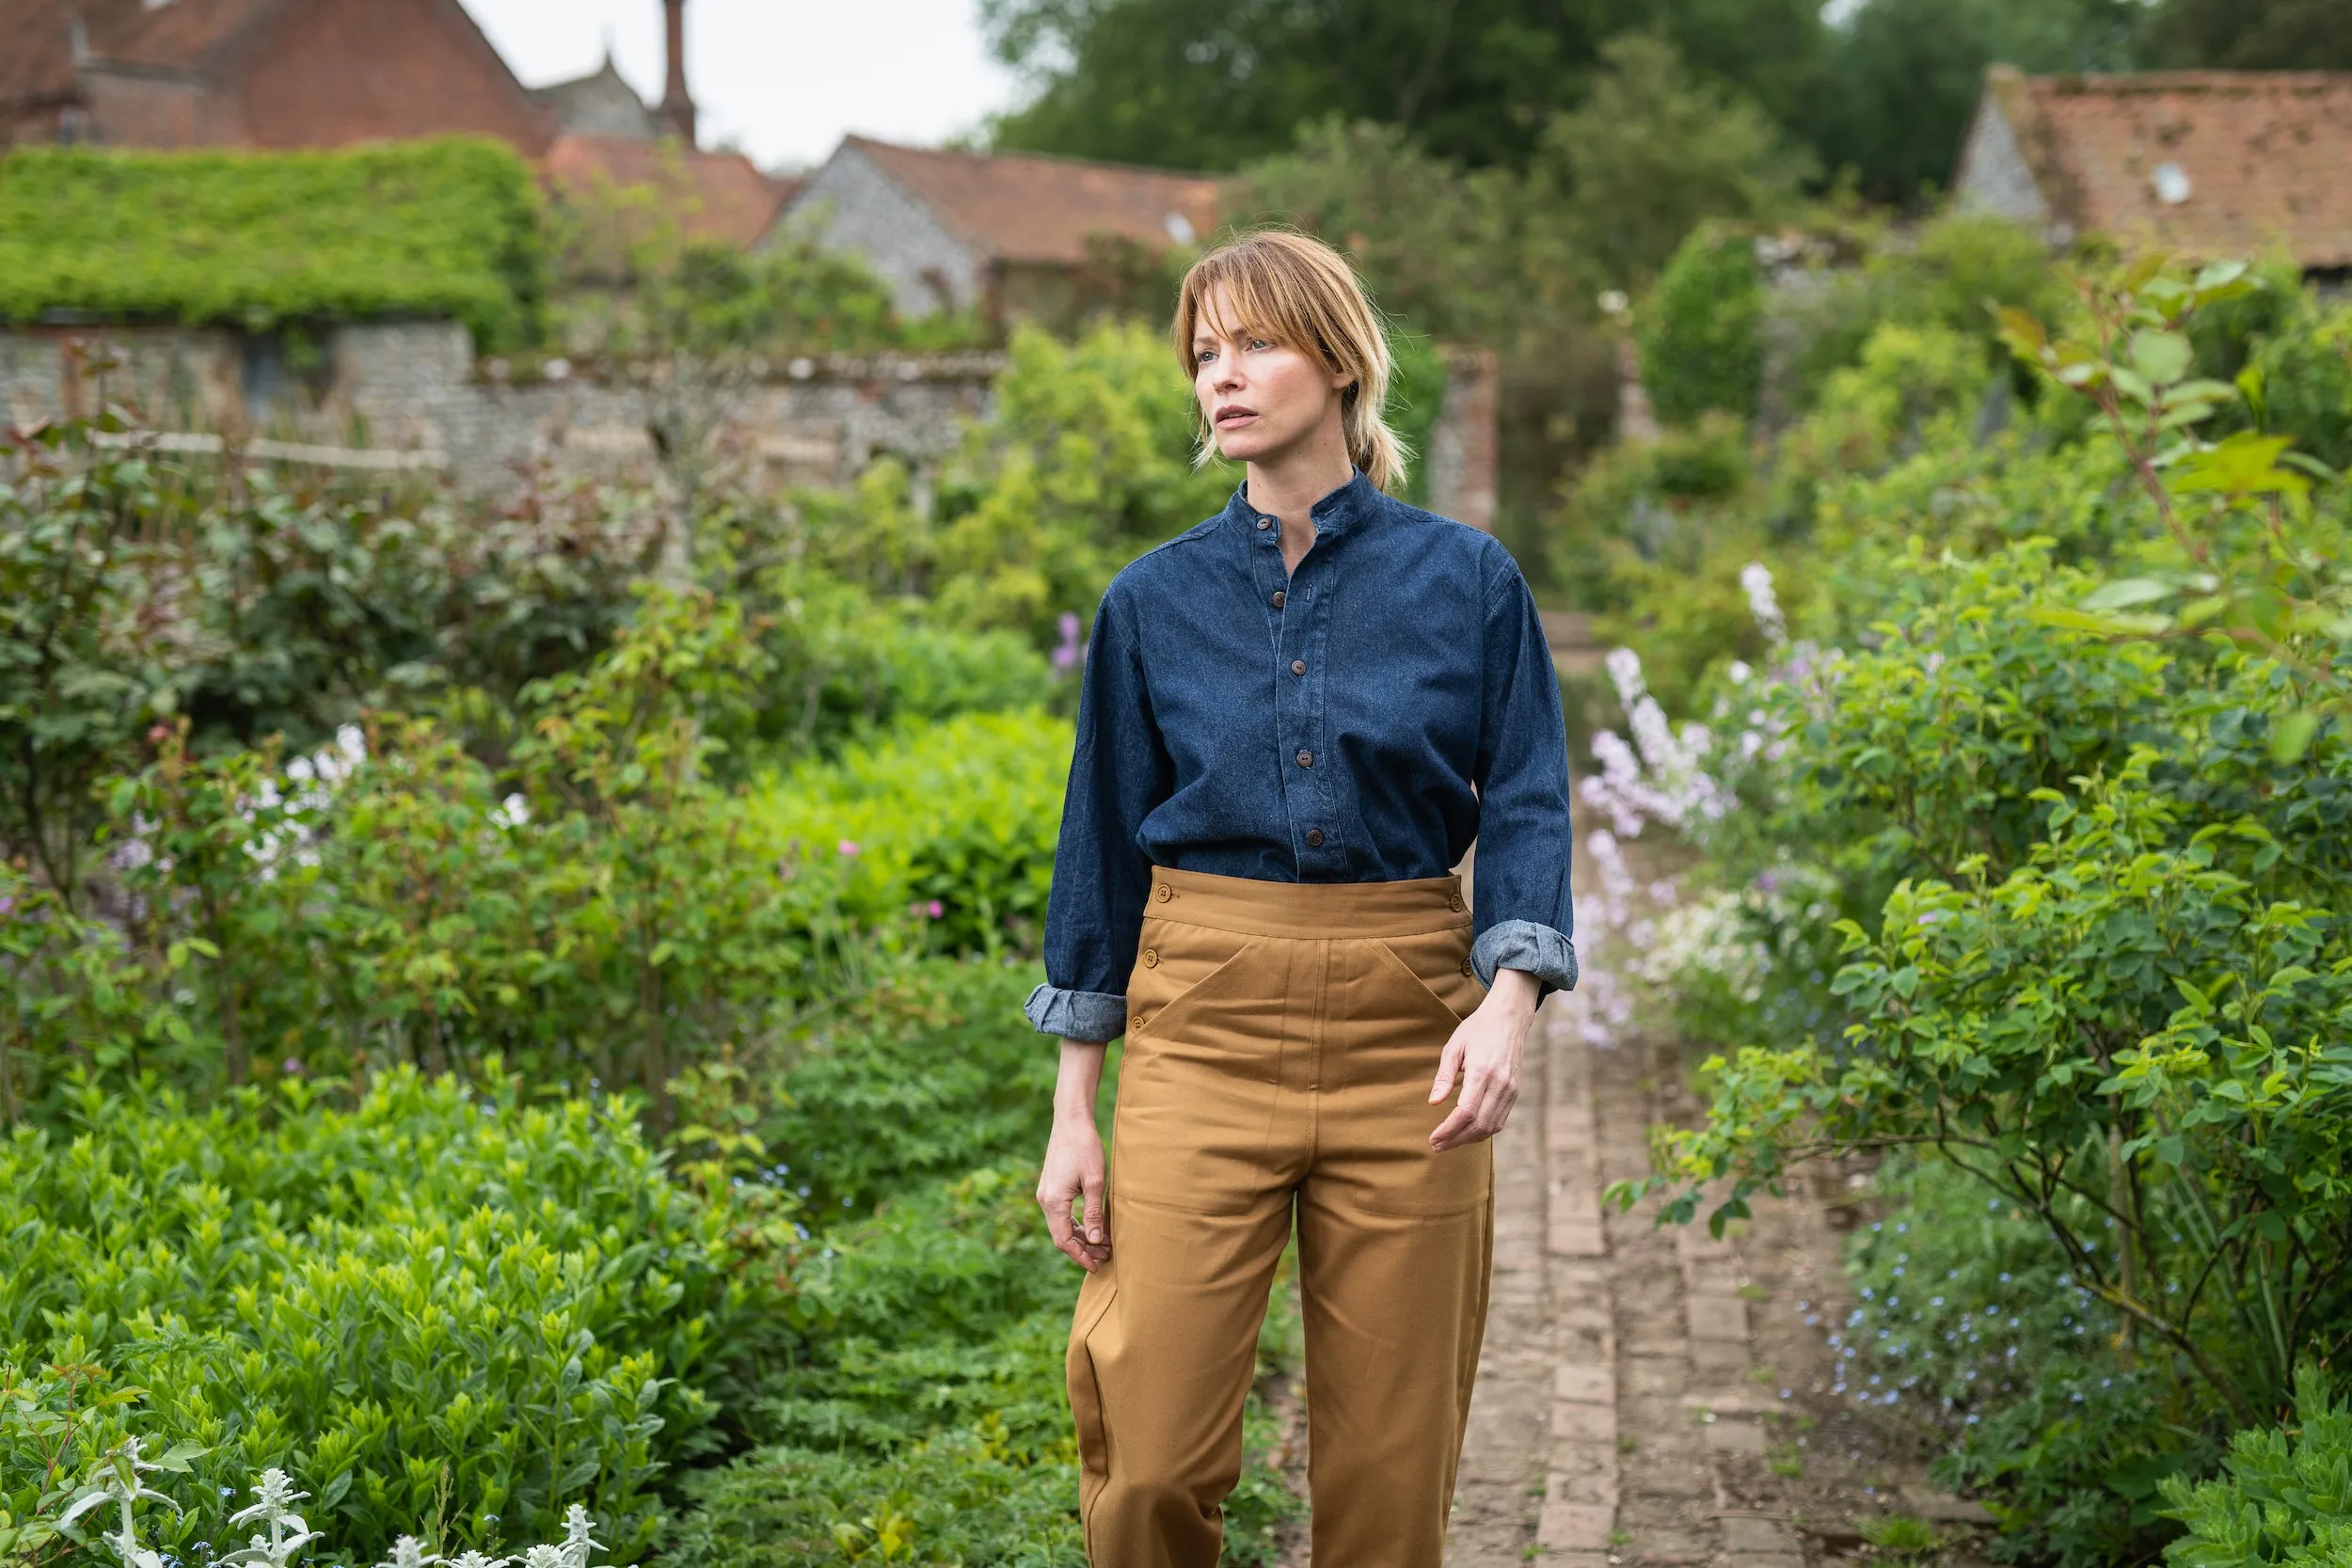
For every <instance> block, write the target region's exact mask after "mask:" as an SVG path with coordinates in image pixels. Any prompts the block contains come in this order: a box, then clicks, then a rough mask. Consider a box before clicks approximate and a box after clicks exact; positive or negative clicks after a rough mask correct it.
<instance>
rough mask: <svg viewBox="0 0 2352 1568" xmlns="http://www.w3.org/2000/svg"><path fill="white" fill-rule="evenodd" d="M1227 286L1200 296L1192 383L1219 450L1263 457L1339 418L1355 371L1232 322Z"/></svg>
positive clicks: (1236, 456)
mask: <svg viewBox="0 0 2352 1568" xmlns="http://www.w3.org/2000/svg"><path fill="white" fill-rule="evenodd" d="M1235 319H1236V314H1235V312H1234V310H1233V309H1232V300H1231V299H1230V298H1229V297H1228V296H1227V293H1226V291H1225V290H1224V288H1222V287H1221V286H1220V287H1218V288H1216V289H1212V290H1210V291H1209V293H1208V297H1207V298H1205V299H1204V300H1202V301H1201V309H1200V320H1199V322H1198V323H1197V324H1196V325H1194V328H1193V335H1192V365H1193V370H1192V389H1193V394H1194V395H1195V396H1196V397H1198V398H1199V399H1200V415H1201V418H1203V419H1204V420H1207V421H1208V423H1209V429H1210V431H1211V432H1212V433H1213V434H1214V436H1215V437H1216V450H1217V451H1219V452H1221V453H1222V454H1224V456H1225V457H1226V458H1227V460H1229V461H1231V462H1234V463H1263V462H1267V461H1270V460H1275V459H1279V458H1280V457H1282V456H1283V455H1285V454H1287V453H1289V452H1291V451H1295V450H1297V449H1298V448H1300V447H1301V446H1303V445H1305V444H1306V443H1307V442H1309V441H1311V440H1312V439H1313V438H1314V436H1316V435H1317V434H1318V433H1319V432H1321V431H1323V430H1324V429H1325V427H1326V426H1328V427H1329V428H1330V430H1331V431H1332V432H1333V433H1335V434H1336V433H1337V432H1338V430H1339V425H1340V392H1341V390H1342V389H1343V388H1345V387H1346V386H1347V385H1348V382H1349V380H1350V378H1349V377H1347V376H1345V375H1343V374H1340V373H1338V372H1333V371H1330V370H1327V369H1326V368H1325V367H1324V364H1323V362H1322V361H1321V360H1320V359H1318V358H1316V357H1315V356H1313V355H1311V354H1308V353H1304V352H1302V351H1301V350H1298V349H1295V348H1293V347H1291V346H1290V345H1289V344H1287V343H1278V342H1275V341H1272V340H1270V339H1267V338H1263V337H1261V336H1259V335H1257V334H1256V333H1254V332H1252V331H1250V330H1248V329H1247V328H1244V327H1240V326H1236V325H1232V323H1233V322H1234V321H1235Z"/></svg>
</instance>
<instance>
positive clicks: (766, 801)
mask: <svg viewBox="0 0 2352 1568" xmlns="http://www.w3.org/2000/svg"><path fill="white" fill-rule="evenodd" d="M1071 745H1072V736H1071V730H1070V726H1069V724H1068V723H1067V722H1066V721H1059V720H1049V719H1046V718H1045V717H1044V716H1043V715H1042V714H1039V713H1036V712H1034V711H1032V712H1028V713H1009V714H965V715H962V716H961V717H959V718H955V719H951V720H948V721H946V722H945V723H941V724H936V725H924V726H920V727H910V728H907V729H905V730H902V731H899V732H898V733H897V734H894V735H890V736H883V737H880V738H878V739H876V740H875V741H873V742H871V743H868V744H865V745H857V746H851V747H850V748H848V749H847V750H846V751H844V752H843V753H842V754H841V756H840V757H839V758H838V759H837V760H835V761H833V762H827V763H821V764H810V765H806V766H803V768H799V769H798V770H796V771H794V772H792V773H790V774H787V775H786V776H785V777H784V778H783V779H781V780H779V781H778V782H777V783H776V784H774V785H773V786H771V788H770V789H769V790H767V791H766V792H764V793H763V794H762V795H761V796H759V797H757V798H756V799H755V803H754V804H753V806H752V816H753V820H754V821H755V823H756V824H757V826H758V830H759V832H761V834H762V835H763V838H764V842H765V844H766V846H767V847H768V848H769V849H770V850H771V852H772V853H773V854H775V855H777V856H780V857H782V858H784V859H785V860H787V861H789V862H795V863H797V862H801V861H803V860H805V861H813V862H816V863H820V864H821V863H833V864H834V865H835V866H836V867H837V868H838V869H839V870H840V871H841V872H842V881H841V889H840V895H839V896H840V899H841V909H842V911H843V912H844V913H845V914H846V915H847V916H848V917H849V918H850V919H851V920H852V921H854V922H856V923H858V924H861V925H864V926H867V927H876V926H882V925H885V924H888V923H890V922H892V921H894V920H897V919H898V918H901V917H903V916H913V917H914V918H915V919H916V920H917V921H918V922H928V923H929V925H930V941H931V942H933V943H935V944H938V945H940V946H944V947H946V949H948V950H950V951H959V952H989V953H994V952H997V951H1000V950H1002V949H1004V948H1005V947H1007V946H1008V945H1010V946H1013V947H1015V948H1017V949H1021V950H1033V949H1034V948H1035V946H1036V944H1037V942H1038V941H1039V940H1041V937H1042V934H1043V927H1044V919H1045V895H1046V890H1047V889H1048V888H1049V887H1050V886H1051V885H1052V881H1053V868H1054V845H1055V840H1056V835H1057V833H1058V832H1060V827H1061V797H1062V787H1063V785H1064V784H1066V783H1067V782H1068V779H1069V771H1070V748H1071Z"/></svg>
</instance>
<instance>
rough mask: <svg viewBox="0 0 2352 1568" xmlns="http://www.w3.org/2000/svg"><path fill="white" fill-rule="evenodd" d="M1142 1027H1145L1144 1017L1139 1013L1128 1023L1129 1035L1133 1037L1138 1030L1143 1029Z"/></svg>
mask: <svg viewBox="0 0 2352 1568" xmlns="http://www.w3.org/2000/svg"><path fill="white" fill-rule="evenodd" d="M1142 1027H1143V1015H1142V1014H1141V1013H1137V1014H1136V1016H1135V1017H1133V1018H1131V1019H1129V1020H1128V1021H1127V1033H1129V1034H1131V1035H1132V1034H1134V1033H1135V1032H1136V1030H1138V1029H1140V1028H1142Z"/></svg>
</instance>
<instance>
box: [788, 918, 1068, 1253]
mask: <svg viewBox="0 0 2352 1568" xmlns="http://www.w3.org/2000/svg"><path fill="white" fill-rule="evenodd" d="M1037 979H1038V975H1037V971H1036V966H1035V965H1034V964H1029V963H1011V962H1008V961H1002V960H994V959H983V958H963V959H946V958H926V959H918V960H914V961H910V962H908V963H906V964H903V965H898V966H894V967H892V968H889V969H886V970H884V971H883V972H882V973H881V974H877V975H876V976H875V977H874V979H873V981H872V983H871V984H870V985H869V986H867V987H866V988H865V989H864V990H860V991H858V992H857V993H856V994H854V995H850V996H845V997H843V998H841V999H839V1002H838V1003H837V1005H836V1006H835V1007H834V1009H833V1010H832V1011H830V1012H827V1013H824V1014H819V1015H818V1016H817V1017H815V1018H814V1019H812V1020H811V1022H810V1026H809V1029H808V1033H807V1037H805V1038H804V1039H803V1040H800V1041H798V1042H796V1044H795V1046H794V1048H793V1049H792V1052H791V1055H790V1059H789V1060H788V1061H787V1062H786V1063H785V1064H784V1065H782V1066H781V1067H780V1068H779V1069H777V1070H775V1072H774V1073H773V1074H772V1075H771V1077H770V1078H769V1079H768V1080H767V1081H766V1084H765V1085H764V1086H765V1088H766V1090H767V1094H766V1097H765V1098H766V1101H767V1104H766V1108H765V1111H764V1114H763V1116H762V1117H761V1120H760V1123H759V1132H760V1136H761V1138H762V1139H763V1141H764V1142H765V1143H766V1145H767V1147H768V1148H769V1150H770V1151H771V1154H772V1155H773V1156H774V1158H775V1159H776V1161H777V1162H778V1165H779V1168H778V1169H777V1170H776V1172H775V1178H776V1180H780V1181H783V1182H784V1183H786V1184H787V1186H789V1187H791V1188H792V1189H794V1191H795V1192H796V1193H797V1194H798V1195H799V1197H800V1199H801V1201H802V1202H803V1204H804V1205H805V1206H806V1208H807V1210H808V1212H809V1213H810V1215H811V1216H812V1217H813V1221H812V1222H814V1220H816V1219H822V1220H828V1221H830V1220H836V1219H839V1220H848V1219H853V1218H855V1217H857V1216H860V1215H864V1214H869V1213H871V1212H873V1210H874V1207H875V1206H876V1205H877V1204H879V1203H880V1202H882V1200H883V1199H884V1198H887V1197H891V1196H897V1195H898V1194H901V1193H904V1192H906V1191H909V1190H910V1189H912V1188H914V1187H918V1186H924V1185H927V1184H930V1183H934V1182H936V1181H938V1180H942V1179H945V1178H948V1177H955V1176H961V1175H963V1174H965V1173H967V1172H970V1171H974V1170H977V1169H979V1168H980V1167H981V1166H983V1165H987V1164H995V1163H997V1162H1000V1161H1003V1160H1006V1159H1009V1158H1014V1157H1033V1156H1035V1155H1037V1154H1038V1153H1040V1152H1041V1151H1042V1150H1043V1148H1044V1147H1045V1144H1044V1139H1045V1136H1046V1133H1047V1132H1048V1124H1047V1117H1046V1111H1047V1108H1048V1107H1049V1106H1050V1105H1051V1104H1052V1102H1053V1088H1054V1076H1055V1071H1056V1066H1055V1064H1056V1059H1057V1052H1056V1049H1055V1044H1054V1042H1053V1040H1051V1039H1050V1038H1048V1037H1045V1036H1042V1035H1040V1034H1039V1033H1037V1031H1036V1030H1035V1029H1033V1028H1031V1027H1030V1025H1029V1021H1028V1020H1027V1019H1026V1018H1025V1017H1024V1016H1022V1012H1021V1004H1022V1002H1023V1001H1024V1000H1025V998H1026V997H1027V995H1028V993H1029V990H1030V988H1031V987H1032V986H1034V985H1035V984H1036V983H1037Z"/></svg>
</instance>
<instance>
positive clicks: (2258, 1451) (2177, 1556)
mask: <svg viewBox="0 0 2352 1568" xmlns="http://www.w3.org/2000/svg"><path fill="white" fill-rule="evenodd" d="M2222 1468H2223V1470H2224V1472H2225V1473H2224V1474H2223V1475H2221V1476H2220V1477H2217V1479H2215V1480H2213V1481H2203V1482H2201V1483H2199V1484H2197V1485H2195V1486H2191V1485H2190V1484H2189V1483H2188V1482H2187V1481H2185V1480H2184V1479H2182V1478H2179V1477H2174V1478H2171V1479H2169V1480H2168V1481H2166V1482H2165V1485H2164V1500H2165V1502H2166V1503H2167V1504H2169V1507H2168V1508H2166V1510H2165V1513H2166V1516H2167V1517H2169V1518H2172V1519H2177V1520H2179V1521H2180V1522H2181V1523H2183V1524H2184V1525H2185V1526H2187V1527H2188V1533H2187V1534H2185V1536H2183V1537H2182V1538H2181V1539H2180V1540H2178V1541H2176V1542H2174V1543H2173V1544H2171V1545H2170V1546H2169V1547H2167V1548H2166V1549H2165V1558H2166V1560H2168V1561H2169V1562H2173V1563H2176V1564H2179V1565H2180V1568H2255V1565H2256V1564H2262V1565H2265V1568H2267V1565H2268V1564H2272V1563H2280V1564H2287V1565H2291V1568H2327V1565H2332V1564H2335V1563H2340V1562H2343V1561H2344V1560H2345V1559H2346V1558H2347V1557H2352V1410H2348V1409H2346V1408H2345V1407H2344V1406H2343V1405H2340V1404H2337V1403H2335V1402H2333V1401H2332V1400H2331V1399H2330V1398H2329V1389H2328V1377H2327V1374H2326V1373H2324V1372H2322V1371H2321V1370H2319V1369H2318V1368H2316V1367H2310V1366H2306V1367H2303V1368H2302V1369H2300V1370H2298V1371H2297V1372H2296V1380H2295V1420H2294V1423H2293V1425H2292V1426H2290V1427H2288V1428H2287V1429H2285V1430H2283V1431H2282V1430H2280V1429H2279V1428H2276V1427H2258V1428H2255V1429H2253V1430H2251V1431H2247V1432H2241V1433H2237V1434H2236V1435H2235V1436H2233V1437H2232V1438H2231V1439H2230V1452H2229V1456H2228V1457H2227V1458H2226V1459H2224V1460H2223V1461H2222Z"/></svg>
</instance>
